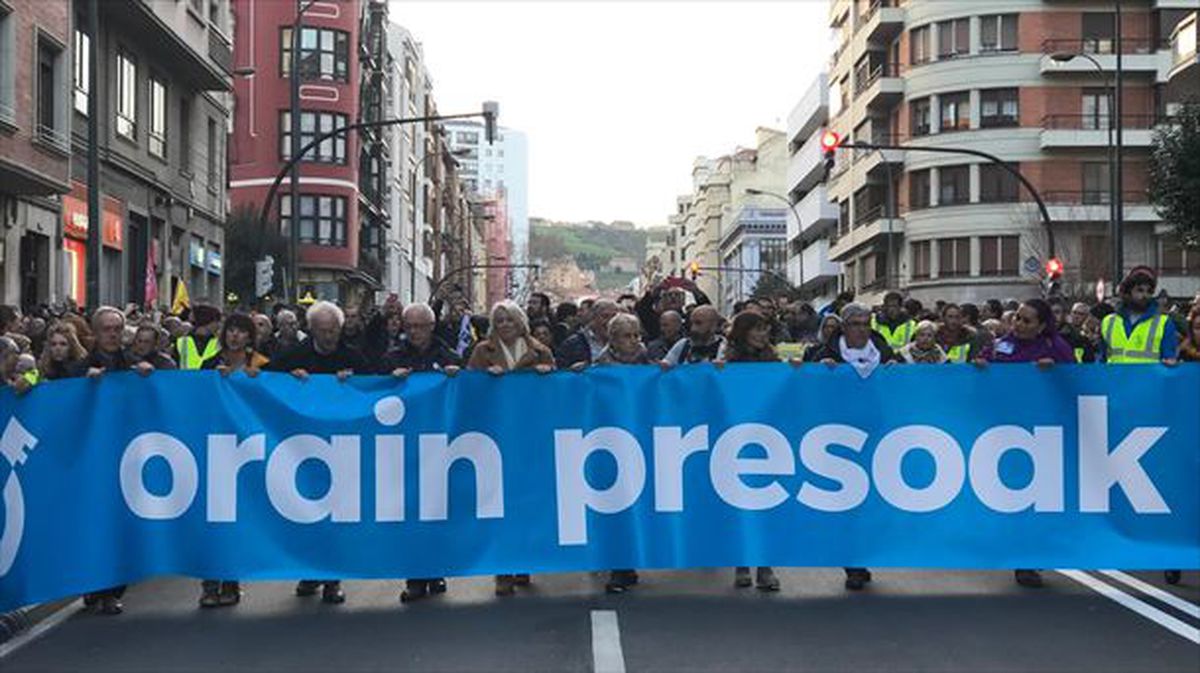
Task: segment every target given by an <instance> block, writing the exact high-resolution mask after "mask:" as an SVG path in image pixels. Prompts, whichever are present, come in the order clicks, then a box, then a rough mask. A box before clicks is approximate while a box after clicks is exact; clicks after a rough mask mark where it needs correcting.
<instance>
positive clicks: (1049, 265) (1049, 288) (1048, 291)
mask: <svg viewBox="0 0 1200 673" xmlns="http://www.w3.org/2000/svg"><path fill="white" fill-rule="evenodd" d="M1062 274H1063V263H1062V260H1061V259H1059V258H1057V257H1051V258H1050V259H1048V260H1046V279H1045V281H1044V283H1045V285H1044V286H1043V290H1044V291H1045V295H1046V296H1047V297H1055V296H1058V294H1059V293H1060V291H1061V289H1062V284H1061V283H1060V282H1059V279H1061V278H1062Z"/></svg>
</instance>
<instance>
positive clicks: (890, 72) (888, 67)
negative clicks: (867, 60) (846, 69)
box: [854, 63, 900, 96]
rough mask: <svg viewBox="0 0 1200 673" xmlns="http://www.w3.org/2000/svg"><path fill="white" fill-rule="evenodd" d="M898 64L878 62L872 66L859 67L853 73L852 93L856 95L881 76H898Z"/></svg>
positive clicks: (869, 86)
mask: <svg viewBox="0 0 1200 673" xmlns="http://www.w3.org/2000/svg"><path fill="white" fill-rule="evenodd" d="M899 76H900V66H899V65H898V64H896V63H880V64H878V65H876V66H875V67H874V68H871V69H869V70H868V69H867V68H859V69H858V70H857V71H856V72H855V73H854V95H855V96H857V95H859V94H861V93H862V92H864V91H866V90H867V89H869V88H871V85H872V84H874V83H875V82H878V81H879V79H880V78H882V77H899Z"/></svg>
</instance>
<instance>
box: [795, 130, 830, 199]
mask: <svg viewBox="0 0 1200 673" xmlns="http://www.w3.org/2000/svg"><path fill="white" fill-rule="evenodd" d="M824 173H825V160H824V157H823V156H822V154H821V138H820V136H819V135H813V136H810V137H809V138H808V140H807V141H805V143H804V145H803V146H802V147H801V148H800V150H799V151H798V152H796V153H795V154H793V155H792V160H791V163H789V164H788V171H787V188H788V192H791V193H794V194H804V193H806V192H808V190H810V189H812V188H813V187H815V186H816V185H817V183H819V182H820V181H821V178H822V177H823V175H824Z"/></svg>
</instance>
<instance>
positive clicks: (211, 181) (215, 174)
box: [208, 119, 221, 192]
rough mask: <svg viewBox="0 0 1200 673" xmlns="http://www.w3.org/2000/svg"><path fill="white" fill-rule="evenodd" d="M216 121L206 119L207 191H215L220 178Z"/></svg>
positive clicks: (219, 149)
mask: <svg viewBox="0 0 1200 673" xmlns="http://www.w3.org/2000/svg"><path fill="white" fill-rule="evenodd" d="M218 142H219V139H218V138H217V122H216V121H215V120H213V119H209V120H208V191H210V192H216V191H217V185H218V184H219V182H220V179H221V169H220V166H221V163H220V161H219V159H220V158H221V148H220V147H219V146H218V144H217V143H218Z"/></svg>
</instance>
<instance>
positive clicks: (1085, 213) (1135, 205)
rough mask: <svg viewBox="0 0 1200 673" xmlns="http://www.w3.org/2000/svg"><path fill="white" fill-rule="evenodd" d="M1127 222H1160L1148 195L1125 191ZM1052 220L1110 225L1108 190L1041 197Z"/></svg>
mask: <svg viewBox="0 0 1200 673" xmlns="http://www.w3.org/2000/svg"><path fill="white" fill-rule="evenodd" d="M1121 198H1122V199H1123V201H1124V205H1125V208H1124V211H1125V217H1124V219H1125V221H1126V222H1157V221H1158V220H1159V217H1158V215H1157V214H1156V213H1155V212H1154V206H1152V205H1150V200H1149V198H1148V197H1147V195H1146V192H1140V191H1125V192H1122V194H1121ZM1042 199H1043V200H1044V201H1045V202H1046V209H1047V210H1049V211H1050V218H1051V219H1052V220H1054V221H1055V222H1108V221H1109V220H1110V219H1111V218H1110V215H1111V210H1112V209H1111V208H1110V207H1109V192H1108V190H1107V189H1088V190H1074V191H1071V190H1066V191H1064V190H1054V191H1047V192H1043V193H1042Z"/></svg>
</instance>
